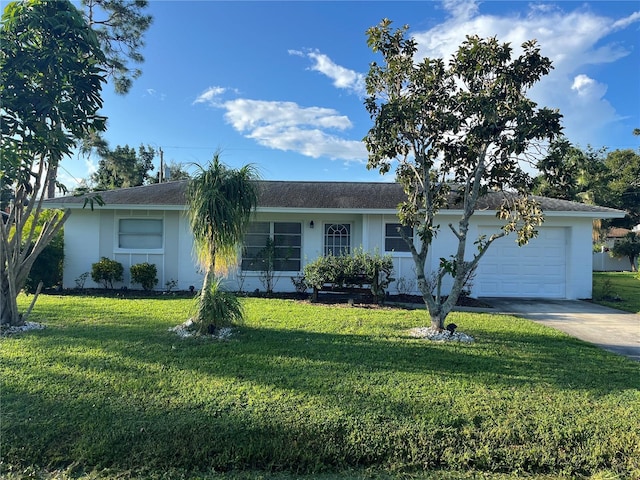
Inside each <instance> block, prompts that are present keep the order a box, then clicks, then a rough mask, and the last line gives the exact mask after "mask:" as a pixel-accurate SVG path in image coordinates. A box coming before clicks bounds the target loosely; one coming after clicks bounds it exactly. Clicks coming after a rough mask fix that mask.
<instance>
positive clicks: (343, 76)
mask: <svg viewBox="0 0 640 480" xmlns="http://www.w3.org/2000/svg"><path fill="white" fill-rule="evenodd" d="M289 54H290V55H296V56H299V57H307V58H310V59H311V60H313V62H314V63H313V65H312V66H311V67H310V69H311V70H313V71H316V72H319V73H321V74H323V75H325V76H326V77H328V78H330V79H331V80H332V81H333V86H334V87H336V88H340V89H344V90H348V91H350V92H351V93H355V94H356V95H359V96H363V95H364V93H365V83H364V79H365V76H364V75H363V74H362V73H359V72H356V71H354V70H350V69H348V68H345V67H342V66H340V65H338V64H337V63H335V62H334V61H333V60H331V59H330V58H329V57H328V56H327V55H325V54H323V53H320V52H319V51H317V50H313V51H308V52H306V53H305V52H301V51H299V50H289Z"/></svg>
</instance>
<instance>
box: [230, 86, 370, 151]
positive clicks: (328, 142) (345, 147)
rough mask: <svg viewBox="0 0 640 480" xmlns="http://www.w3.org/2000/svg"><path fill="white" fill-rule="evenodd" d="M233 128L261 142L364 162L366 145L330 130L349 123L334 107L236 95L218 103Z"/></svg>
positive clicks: (271, 146) (285, 149) (338, 128)
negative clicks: (237, 96)
mask: <svg viewBox="0 0 640 480" xmlns="http://www.w3.org/2000/svg"><path fill="white" fill-rule="evenodd" d="M221 107H222V108H224V109H225V110H226V113H225V119H226V120H227V122H228V123H229V124H230V125H231V126H233V128H234V129H235V130H237V131H238V132H240V133H242V134H243V135H245V136H246V137H247V138H251V139H253V140H255V141H256V142H257V143H259V144H260V145H263V146H266V147H269V148H273V149H276V150H283V151H293V152H297V153H300V154H302V155H305V156H308V157H312V158H319V157H328V158H331V159H340V160H347V161H359V162H364V161H365V160H366V158H367V152H366V149H365V146H364V144H363V143H362V142H360V141H353V140H346V139H344V138H341V137H339V136H337V135H336V134H332V133H330V131H332V130H337V131H344V130H347V129H349V128H351V127H352V125H351V121H350V120H349V119H348V118H347V117H346V116H344V115H340V114H339V113H338V112H336V111H335V110H333V109H329V108H321V107H306V108H305V107H301V106H299V105H297V104H296V103H293V102H269V101H263V100H249V99H236V100H230V101H227V102H225V103H224V104H222V105H221Z"/></svg>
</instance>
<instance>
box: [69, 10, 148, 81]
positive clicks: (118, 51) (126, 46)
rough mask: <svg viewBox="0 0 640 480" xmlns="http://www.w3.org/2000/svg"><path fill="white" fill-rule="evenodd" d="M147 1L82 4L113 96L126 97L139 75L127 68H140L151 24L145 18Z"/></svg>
mask: <svg viewBox="0 0 640 480" xmlns="http://www.w3.org/2000/svg"><path fill="white" fill-rule="evenodd" d="M148 3H149V2H147V0H82V5H83V7H84V16H85V20H86V21H87V23H88V24H89V26H90V27H92V28H93V31H94V32H95V34H96V36H97V38H98V41H99V42H100V46H101V48H102V51H103V52H104V53H105V60H104V63H103V66H104V68H105V69H106V71H107V73H108V74H109V76H110V77H112V79H113V85H114V88H115V91H116V93H127V92H128V91H129V90H130V89H131V86H132V84H133V79H135V78H138V77H139V76H140V75H141V74H142V71H141V70H140V69H138V68H131V67H130V66H129V64H130V62H131V63H134V64H140V63H142V62H143V61H144V57H143V56H142V54H141V53H140V50H141V49H142V47H144V38H143V36H144V34H145V33H146V31H147V30H148V28H149V26H150V25H151V22H152V17H151V15H145V14H144V13H143V12H144V9H145V8H147V6H148Z"/></svg>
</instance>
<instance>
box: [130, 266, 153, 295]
mask: <svg viewBox="0 0 640 480" xmlns="http://www.w3.org/2000/svg"><path fill="white" fill-rule="evenodd" d="M129 272H131V282H132V283H139V284H140V285H142V288H143V289H144V290H153V287H155V286H156V285H157V284H158V268H157V267H156V266H155V265H154V264H153V263H147V262H144V263H136V264H135V265H131V268H130V269H129Z"/></svg>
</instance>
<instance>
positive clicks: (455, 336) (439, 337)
mask: <svg viewBox="0 0 640 480" xmlns="http://www.w3.org/2000/svg"><path fill="white" fill-rule="evenodd" d="M409 335H411V336H412V337H416V338H424V339H426V340H431V341H432V342H462V343H473V342H474V341H475V340H474V338H473V337H472V336H470V335H467V334H466V333H462V332H450V331H449V330H443V331H438V330H436V329H435V328H431V327H416V328H412V329H411V330H409Z"/></svg>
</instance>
